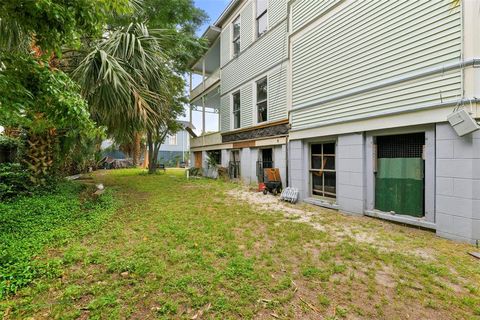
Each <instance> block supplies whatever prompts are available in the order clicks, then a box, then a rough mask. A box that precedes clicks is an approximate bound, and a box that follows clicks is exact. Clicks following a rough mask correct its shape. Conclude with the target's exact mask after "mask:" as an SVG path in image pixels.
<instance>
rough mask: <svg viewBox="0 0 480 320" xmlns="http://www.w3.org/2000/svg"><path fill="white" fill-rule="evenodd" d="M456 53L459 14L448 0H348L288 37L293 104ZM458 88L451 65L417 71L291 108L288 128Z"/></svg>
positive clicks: (427, 99) (439, 97)
mask: <svg viewBox="0 0 480 320" xmlns="http://www.w3.org/2000/svg"><path fill="white" fill-rule="evenodd" d="M295 3H297V2H295ZM317 5H318V6H320V5H321V4H320V3H318V4H317ZM298 12H299V11H298V10H297V13H298ZM294 13H295V11H294ZM292 19H294V20H295V19H300V18H299V17H295V16H293V18H292ZM300 20H301V19H300ZM460 53H461V21H460V13H459V9H458V8H456V9H455V8H452V6H451V3H450V1H449V0H432V1H410V0H397V1H382V0H370V1H352V2H349V3H348V5H345V6H343V7H342V9H341V10H338V11H337V12H335V14H332V15H331V16H329V17H328V18H326V19H325V21H323V22H322V23H320V24H318V25H317V26H315V27H314V28H312V29H311V30H309V31H308V32H307V33H305V34H303V35H301V36H300V37H299V38H297V39H296V40H295V41H294V43H293V44H292V99H293V108H295V107H296V106H302V105H309V104H315V101H319V100H324V99H328V98H329V97H330V96H333V95H338V94H341V93H344V92H346V91H350V92H351V91H355V90H358V89H363V88H367V87H368V86H370V85H377V84H380V83H387V82H388V81H389V79H392V78H397V77H399V76H402V75H406V74H412V73H416V72H422V70H424V69H428V68H431V67H434V66H441V65H445V64H449V63H452V62H455V61H459V59H460ZM460 87H461V79H460V72H457V71H454V72H449V73H445V74H439V75H435V76H431V77H428V78H422V79H418V80H416V81H413V82H409V83H403V84H400V85H396V86H395V87H387V88H384V89H382V90H375V91H374V92H367V93H363V94H361V95H355V96H351V97H349V98H348V99H345V101H344V100H340V101H339V100H336V101H331V102H329V103H325V104H322V105H319V106H317V107H312V108H308V109H300V110H294V111H293V112H292V127H293V128H300V127H305V126H307V125H308V124H312V123H318V124H321V123H323V122H326V121H327V120H328V121H330V122H332V121H334V119H338V120H341V119H344V118H346V117H347V118H352V119H362V117H366V116H368V115H369V114H371V113H375V112H377V111H378V110H383V109H390V110H397V111H401V110H402V108H405V109H408V108H410V107H411V106H412V105H424V104H428V103H434V102H435V101H437V102H438V103H441V102H445V100H446V99H454V98H455V97H456V96H457V95H458V94H459V93H460ZM419 88H422V89H421V90H420V89H419Z"/></svg>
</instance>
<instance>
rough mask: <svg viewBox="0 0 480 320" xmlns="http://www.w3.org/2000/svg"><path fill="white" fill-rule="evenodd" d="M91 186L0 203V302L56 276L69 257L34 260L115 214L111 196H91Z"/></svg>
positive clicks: (62, 188) (66, 187)
mask: <svg viewBox="0 0 480 320" xmlns="http://www.w3.org/2000/svg"><path fill="white" fill-rule="evenodd" d="M90 188H92V189H90ZM90 188H89V189H87V187H85V186H83V185H79V184H76V183H73V182H65V183H62V184H60V185H59V187H58V188H57V189H56V190H55V191H54V192H50V193H47V192H43V193H35V195H34V196H28V197H27V196H22V197H18V198H16V199H15V200H14V201H10V202H3V203H2V202H0V222H1V223H0V300H2V299H3V298H5V297H6V296H8V295H10V294H14V293H15V292H17V290H18V289H19V288H21V287H24V286H26V285H28V284H30V283H31V282H32V281H33V280H35V279H36V278H39V277H57V276H59V275H60V274H61V272H62V267H63V266H64V265H66V264H68V263H70V262H69V260H68V257H67V258H65V257H64V258H63V259H59V258H50V259H48V258H47V259H38V258H35V257H38V256H39V255H40V254H41V253H42V252H43V251H44V250H45V248H46V247H51V246H59V245H61V244H62V243H65V242H66V241H68V240H69V239H72V238H75V237H79V236H82V235H85V234H87V233H89V232H92V231H95V230H97V229H98V228H99V227H100V226H101V224H102V223H103V221H105V220H106V218H108V217H109V216H110V214H112V213H113V212H114V209H115V208H116V205H115V202H114V198H113V196H112V194H111V193H110V192H108V191H107V192H106V193H105V194H103V195H102V196H101V197H100V198H97V197H92V196H91V195H92V192H93V191H94V190H95V189H94V187H90Z"/></svg>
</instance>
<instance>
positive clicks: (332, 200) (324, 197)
mask: <svg viewBox="0 0 480 320" xmlns="http://www.w3.org/2000/svg"><path fill="white" fill-rule="evenodd" d="M326 144H333V145H334V151H335V154H333V157H334V169H325V168H323V169H313V168H312V157H313V156H314V154H312V146H313V145H322V153H321V154H315V155H316V156H320V157H321V163H323V157H324V156H328V157H331V156H332V155H331V154H328V153H324V152H323V146H324V145H326ZM337 153H338V152H337V142H336V141H331V140H330V141H328V140H327V141H316V142H311V143H309V144H308V175H309V179H308V180H309V182H310V186H309V189H310V195H311V196H312V197H315V198H320V199H322V200H326V201H331V202H334V201H335V200H336V199H337V196H338V176H337V173H338V172H337V156H338V154H337ZM319 171H323V172H334V173H335V194H333V193H331V192H325V191H321V192H322V193H323V195H316V194H314V193H313V176H312V174H313V172H319ZM322 177H323V178H324V177H325V176H324V175H323V174H322ZM322 186H323V188H324V187H325V181H324V180H323V179H322ZM325 193H328V194H329V195H332V196H334V197H326V196H325Z"/></svg>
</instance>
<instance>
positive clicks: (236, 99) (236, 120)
mask: <svg viewBox="0 0 480 320" xmlns="http://www.w3.org/2000/svg"><path fill="white" fill-rule="evenodd" d="M238 128H240V91H238V92H235V93H234V94H233V129H238Z"/></svg>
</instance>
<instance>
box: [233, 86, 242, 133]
mask: <svg viewBox="0 0 480 320" xmlns="http://www.w3.org/2000/svg"><path fill="white" fill-rule="evenodd" d="M237 94H238V100H239V101H240V105H239V106H238V121H239V123H238V127H236V126H235V95H237ZM241 110H242V96H241V95H240V90H238V91H235V92H234V93H232V129H233V130H236V129H240V128H241V127H242V117H241V114H242V113H241Z"/></svg>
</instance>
